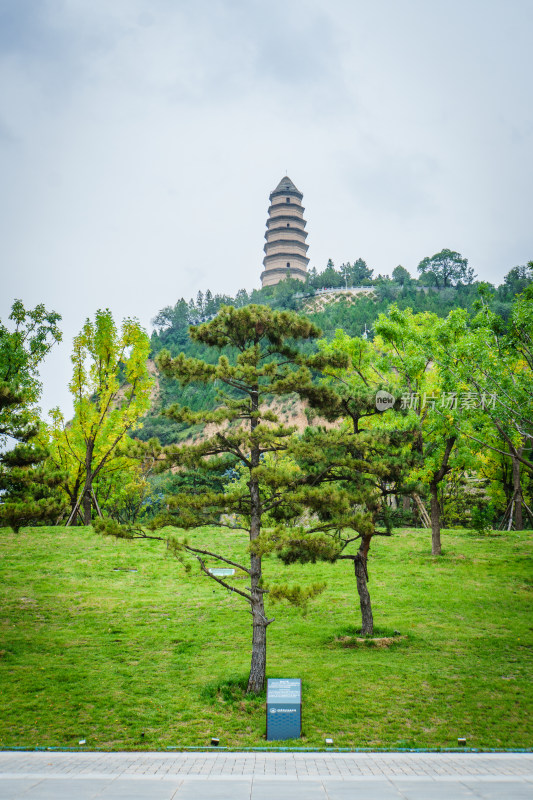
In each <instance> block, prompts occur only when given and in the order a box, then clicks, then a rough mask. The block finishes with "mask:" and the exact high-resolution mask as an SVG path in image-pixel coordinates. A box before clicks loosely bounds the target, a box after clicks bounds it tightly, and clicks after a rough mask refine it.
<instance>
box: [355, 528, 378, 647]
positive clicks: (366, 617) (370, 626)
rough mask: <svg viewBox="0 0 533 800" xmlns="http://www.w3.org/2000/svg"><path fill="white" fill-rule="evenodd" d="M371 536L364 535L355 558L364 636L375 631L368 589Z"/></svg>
mask: <svg viewBox="0 0 533 800" xmlns="http://www.w3.org/2000/svg"><path fill="white" fill-rule="evenodd" d="M371 538H372V537H371V536H363V538H362V540H361V545H360V547H359V551H358V553H357V555H356V557H355V560H354V570H355V579H356V581H357V593H358V595H359V605H360V607H361V634H362V635H363V636H365V635H368V634H370V635H371V634H373V633H374V617H373V616H372V604H371V602H370V593H369V591H368V571H367V566H366V562H367V558H368V551H369V549H370V540H371Z"/></svg>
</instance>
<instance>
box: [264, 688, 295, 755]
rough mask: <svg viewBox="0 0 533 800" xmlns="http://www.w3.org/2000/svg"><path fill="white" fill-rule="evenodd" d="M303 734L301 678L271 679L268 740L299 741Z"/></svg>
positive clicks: (268, 693)
mask: <svg viewBox="0 0 533 800" xmlns="http://www.w3.org/2000/svg"><path fill="white" fill-rule="evenodd" d="M301 733H302V682H301V680H300V678H269V679H268V684H267V739H268V740H269V741H280V740H283V739H299V738H300V736H301Z"/></svg>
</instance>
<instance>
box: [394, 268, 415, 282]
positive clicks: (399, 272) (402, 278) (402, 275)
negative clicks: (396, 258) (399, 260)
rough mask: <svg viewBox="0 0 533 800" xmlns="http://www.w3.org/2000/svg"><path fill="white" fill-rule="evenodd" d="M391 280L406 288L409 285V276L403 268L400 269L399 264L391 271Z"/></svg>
mask: <svg viewBox="0 0 533 800" xmlns="http://www.w3.org/2000/svg"><path fill="white" fill-rule="evenodd" d="M392 278H393V280H395V281H396V283H399V284H400V286H408V285H409V284H410V283H411V275H410V273H409V272H408V270H406V269H405V267H402V265H401V264H398V266H397V267H394V269H393V270H392Z"/></svg>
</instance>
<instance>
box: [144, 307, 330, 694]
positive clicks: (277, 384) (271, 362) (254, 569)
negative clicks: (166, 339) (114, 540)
mask: <svg viewBox="0 0 533 800" xmlns="http://www.w3.org/2000/svg"><path fill="white" fill-rule="evenodd" d="M319 334H320V331H319V329H318V328H316V327H315V326H314V325H312V324H311V323H310V322H309V321H308V320H306V319H305V318H303V317H298V316H297V315H296V314H293V313H291V312H277V311H274V310H272V309H270V308H268V307H266V306H254V305H250V306H247V307H246V308H242V309H235V308H232V307H223V308H222V309H221V310H220V312H219V314H218V315H217V317H216V318H215V319H214V320H212V321H211V322H208V323H205V324H203V325H200V326H199V327H197V328H191V338H192V339H193V340H194V341H195V342H199V343H202V344H204V345H208V346H210V347H214V348H218V349H223V348H228V347H231V348H234V351H235V352H236V353H237V355H236V359H235V363H233V364H232V363H230V361H229V359H228V357H227V356H225V355H222V356H220V358H219V360H218V363H217V364H214V365H212V364H207V363H205V362H204V361H200V360H198V359H193V358H186V357H185V356H184V355H183V354H181V355H180V356H178V357H177V358H175V359H172V358H171V357H170V354H169V353H168V352H162V353H161V354H160V355H159V358H158V364H159V367H160V369H161V370H162V372H163V373H164V374H165V375H166V376H168V377H174V378H177V379H178V380H179V381H180V382H181V383H182V384H185V385H187V384H194V383H196V384H211V383H213V382H215V381H216V382H217V384H218V385H219V386H220V387H222V388H221V389H220V392H219V401H220V405H219V407H218V408H217V409H216V410H215V411H212V412H199V413H192V412H191V411H190V410H189V409H188V408H181V407H176V406H173V407H171V408H170V409H168V410H167V411H166V414H167V415H168V416H170V417H171V418H173V419H174V420H177V421H180V422H183V421H186V422H189V423H191V424H195V423H198V422H203V423H208V422H209V423H214V424H215V425H216V426H217V432H216V433H213V434H212V435H211V436H209V437H207V438H205V439H204V440H203V441H202V442H200V443H198V444H191V445H183V446H178V447H172V448H169V449H168V451H167V466H170V465H172V466H179V467H180V468H181V469H184V470H186V471H196V472H197V471H198V470H201V471H207V472H211V473H214V472H216V471H217V470H218V471H219V472H222V471H225V470H227V468H228V457H230V458H231V459H233V461H234V462H235V463H237V464H238V465H239V469H240V475H241V479H240V480H237V481H234V482H233V483H231V484H229V486H227V487H226V489H225V491H222V492H220V491H216V490H206V489H205V487H202V486H200V487H199V489H198V491H195V490H194V488H193V487H192V486H191V488H190V489H189V490H188V491H186V492H182V493H179V494H178V495H174V496H171V497H169V498H168V504H169V512H168V513H167V514H165V515H163V516H162V517H160V518H159V519H157V520H156V521H155V522H154V524H153V526H152V527H153V528H157V527H159V526H162V525H163V524H171V523H172V524H175V525H178V526H179V527H181V528H184V529H191V528H198V527H202V526H204V525H213V524H215V525H220V524H222V525H225V526H226V527H229V528H231V529H232V530H235V532H236V533H238V532H242V533H244V534H245V535H246V536H247V538H248V540H249V542H250V555H249V562H248V563H239V562H237V560H236V559H235V557H234V556H233V555H232V554H229V555H226V554H222V553H215V552H212V551H207V550H205V549H202V548H201V547H197V546H193V545H192V544H190V543H189V542H188V541H187V540H183V541H181V542H176V541H175V542H174V545H173V547H174V551H175V552H176V553H177V554H178V555H179V554H180V553H181V554H183V553H188V554H190V555H192V556H194V557H195V558H196V559H197V560H198V562H199V564H200V567H201V569H202V570H203V571H204V573H206V574H207V575H208V576H209V577H210V578H212V579H213V580H215V581H216V582H217V583H219V584H220V585H222V586H224V587H225V588H226V589H229V590H230V591H232V592H234V593H235V594H236V595H238V596H240V597H241V598H242V599H243V600H245V601H246V603H247V604H248V605H249V610H250V612H251V615H252V658H251V666H250V675H249V680H248V688H247V691H248V692H254V693H257V692H260V691H262V690H263V688H264V684H265V670H266V630H267V627H268V626H269V625H270V624H271V622H272V621H273V620H272V619H271V618H270V619H269V618H268V617H267V614H266V610H265V595H268V592H269V589H268V588H267V587H266V585H265V582H264V578H263V565H262V558H263V555H264V554H265V552H268V551H270V550H272V549H273V548H275V547H276V546H277V544H276V542H275V541H273V539H274V540H275V535H274V537H272V535H271V534H270V533H269V532H268V531H265V530H264V526H265V522H266V521H268V522H269V524H272V520H273V519H276V520H283V521H284V522H285V523H286V522H287V520H288V519H294V517H295V516H296V515H298V514H299V513H300V511H301V508H300V506H299V505H298V502H295V499H294V498H295V489H296V488H297V486H298V484H300V483H305V482H306V481H307V480H309V474H305V471H304V472H303V473H302V474H299V475H297V476H295V475H294V474H293V472H292V471H291V470H288V471H286V470H284V469H283V466H282V465H280V462H279V458H280V457H281V456H282V454H283V453H284V452H286V451H287V449H288V447H289V444H290V442H291V441H292V440H293V439H294V438H295V430H294V428H291V427H288V426H286V425H283V424H281V423H280V422H279V419H278V416H277V414H276V413H274V412H273V411H272V410H270V409H269V407H268V406H269V404H270V402H271V399H272V397H280V396H284V395H287V394H290V393H293V392H295V393H297V394H298V393H301V392H302V391H303V389H304V388H305V387H309V385H310V383H311V378H312V373H311V370H314V369H319V368H322V367H324V365H326V364H339V363H340V362H341V361H342V358H341V359H340V358H339V357H338V356H334V357H329V356H324V355H321V354H318V355H314V356H304V355H303V354H302V353H301V352H300V350H299V348H298V346H297V344H298V342H301V341H305V340H307V339H309V338H315V337H317V336H318V335H319ZM206 558H209V559H215V560H216V561H218V562H219V563H221V564H223V565H227V566H232V567H236V568H238V569H240V570H242V571H243V573H245V574H246V575H247V576H248V578H249V586H248V587H246V588H242V589H241V588H237V587H235V586H233V585H231V583H228V582H227V581H226V580H225V579H224V578H223V577H219V576H214V575H213V574H212V573H211V572H210V571H209V569H208V568H207V566H206ZM320 588H321V587H320V586H314V587H310V589H308V590H307V592H304V591H302V590H301V589H292V590H290V589H289V588H288V587H277V588H276V590H275V592H274V594H275V595H276V597H278V598H279V597H285V598H286V599H289V600H292V601H293V602H302V601H305V599H307V597H309V596H313V595H314V594H316V592H318V591H319V590H320ZM273 591H274V590H273Z"/></svg>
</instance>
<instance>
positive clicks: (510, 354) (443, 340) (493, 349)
mask: <svg viewBox="0 0 533 800" xmlns="http://www.w3.org/2000/svg"><path fill="white" fill-rule="evenodd" d="M438 345H439V346H438V352H437V350H436V349H434V352H433V358H434V359H435V360H436V361H438V363H439V367H440V369H441V370H442V371H443V372H444V373H445V374H446V375H448V376H449V379H450V380H453V381H454V382H455V383H456V385H457V386H459V387H462V388H463V389H464V390H465V391H468V393H469V395H470V399H471V402H470V403H469V404H468V406H467V407H465V408H464V409H462V412H461V413H460V414H459V415H457V416H456V418H455V427H456V430H458V431H461V432H462V433H464V434H465V435H466V436H467V437H468V438H469V439H471V440H472V441H474V442H476V443H477V445H481V446H483V448H489V449H491V450H493V451H494V452H497V453H499V454H500V455H503V456H505V457H507V458H510V459H511V461H512V475H513V493H512V496H511V499H510V501H509V505H508V509H507V514H506V516H507V519H508V524H509V527H510V525H511V522H512V519H513V516H514V524H515V528H517V529H521V528H522V527H523V518H522V507H523V506H524V507H525V508H526V511H527V513H528V514H529V516H530V517H531V520H532V521H533V512H532V511H531V509H530V508H529V506H527V504H526V503H525V500H524V497H523V492H522V487H521V480H520V472H521V469H525V470H527V472H528V474H529V475H530V476H533V456H532V452H531V451H532V445H533V287H531V286H529V287H526V289H525V291H524V293H523V294H521V295H518V297H517V298H516V300H515V302H514V303H513V306H512V309H511V317H510V320H509V323H508V324H506V323H505V322H504V320H503V319H502V318H501V317H499V316H498V315H497V314H494V313H493V312H492V311H491V310H490V308H488V306H487V304H486V303H485V302H484V301H483V299H482V302H481V305H480V309H479V312H478V314H476V315H475V316H474V317H473V318H471V317H470V316H469V315H468V313H467V312H466V311H464V310H462V309H456V310H454V311H452V312H451V313H450V314H449V316H448V319H447V321H446V324H445V325H442V326H441V327H440V329H439V334H438ZM487 423H489V425H490V426H491V427H492V436H490V435H487V434H486V433H485V431H486V425H487ZM482 430H483V432H482ZM501 442H503V443H504V447H503V448H502V446H501Z"/></svg>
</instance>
